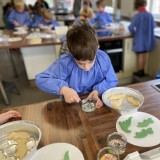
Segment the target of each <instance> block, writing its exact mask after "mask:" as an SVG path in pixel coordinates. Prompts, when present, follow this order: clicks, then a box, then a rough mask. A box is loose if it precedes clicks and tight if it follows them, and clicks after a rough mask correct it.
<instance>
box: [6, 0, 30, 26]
mask: <svg viewBox="0 0 160 160" xmlns="http://www.w3.org/2000/svg"><path fill="white" fill-rule="evenodd" d="M14 5H15V9H14V10H13V11H12V12H11V13H10V15H9V17H8V21H9V23H10V24H11V25H12V27H11V29H15V28H16V27H23V28H24V29H26V28H29V27H30V23H31V20H30V16H29V13H28V12H27V11H25V4H24V3H23V2H17V3H15V4H14Z"/></svg>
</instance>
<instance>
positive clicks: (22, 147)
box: [16, 139, 28, 159]
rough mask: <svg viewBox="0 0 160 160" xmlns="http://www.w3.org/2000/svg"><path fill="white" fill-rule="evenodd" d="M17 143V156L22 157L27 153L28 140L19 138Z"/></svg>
mask: <svg viewBox="0 0 160 160" xmlns="http://www.w3.org/2000/svg"><path fill="white" fill-rule="evenodd" d="M16 142H17V145H16V157H17V158H19V159H22V158H23V157H25V156H26V155H27V151H28V149H27V146H26V143H27V140H25V139H17V141H16Z"/></svg>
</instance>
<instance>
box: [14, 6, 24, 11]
mask: <svg viewBox="0 0 160 160" xmlns="http://www.w3.org/2000/svg"><path fill="white" fill-rule="evenodd" d="M16 10H17V11H18V12H23V11H24V7H22V6H18V7H17V8H16Z"/></svg>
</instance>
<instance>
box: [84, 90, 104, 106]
mask: <svg viewBox="0 0 160 160" xmlns="http://www.w3.org/2000/svg"><path fill="white" fill-rule="evenodd" d="M98 95H99V93H98V91H97V90H94V91H92V92H91V93H90V94H89V95H88V97H87V99H90V98H91V99H93V100H95V101H96V108H100V107H102V106H103V102H102V100H101V99H100V98H99V96H98Z"/></svg>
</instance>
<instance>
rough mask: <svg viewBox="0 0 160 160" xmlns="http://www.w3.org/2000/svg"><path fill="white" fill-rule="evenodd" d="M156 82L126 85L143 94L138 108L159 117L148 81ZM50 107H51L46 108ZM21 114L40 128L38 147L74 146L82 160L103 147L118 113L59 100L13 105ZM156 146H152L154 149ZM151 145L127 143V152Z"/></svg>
mask: <svg viewBox="0 0 160 160" xmlns="http://www.w3.org/2000/svg"><path fill="white" fill-rule="evenodd" d="M157 82H159V83H160V80H153V81H148V82H144V83H138V84H132V85H129V86H128V87H131V88H134V89H137V90H138V91H140V92H141V93H142V94H143V95H144V99H145V100H144V104H143V106H142V107H141V108H140V111H142V112H146V113H149V114H152V115H154V116H155V117H157V118H159V119H160V93H159V92H158V91H156V90H155V89H154V88H153V87H152V86H151V84H154V83H157ZM48 107H51V108H52V110H48V109H47V108H48ZM14 109H16V110H17V111H19V112H20V113H21V114H22V117H23V120H30V121H34V122H35V123H37V124H38V125H39V127H40V128H41V131H42V139H41V141H40V144H39V148H41V147H43V146H45V145H48V144H51V143H56V142H66V143H71V144H73V145H75V146H77V147H78V148H79V149H80V150H81V151H82V153H83V155H84V157H85V159H86V160H95V159H96V155H97V152H98V150H99V149H100V148H102V147H104V146H106V139H107V136H108V135H109V134H110V133H112V132H115V131H116V128H115V126H116V121H117V119H118V117H119V116H120V115H118V114H116V113H114V112H111V110H109V109H108V108H107V107H102V108H100V109H96V110H95V111H94V112H91V113H85V112H83V111H82V110H81V107H80V105H79V104H67V103H65V102H64V101H63V100H61V99H58V100H55V101H48V102H42V103H38V104H31V105H25V106H19V107H16V108H14ZM158 146H160V145H157V146H155V147H152V148H156V147H158ZM152 148H148V147H147V148H143V147H136V146H133V145H131V144H127V150H126V153H125V154H124V155H122V156H121V158H124V157H125V156H126V155H127V154H128V153H131V152H134V151H137V150H138V151H139V152H140V153H142V152H144V151H147V150H150V149H152Z"/></svg>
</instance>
